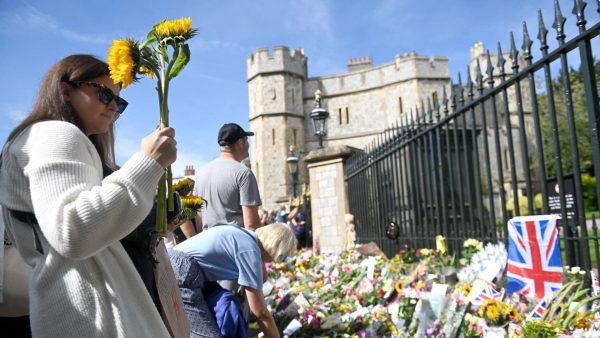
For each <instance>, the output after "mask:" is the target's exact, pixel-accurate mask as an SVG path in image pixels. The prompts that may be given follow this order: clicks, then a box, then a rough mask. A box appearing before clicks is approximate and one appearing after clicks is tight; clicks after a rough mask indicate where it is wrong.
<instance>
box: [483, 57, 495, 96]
mask: <svg viewBox="0 0 600 338" xmlns="http://www.w3.org/2000/svg"><path fill="white" fill-rule="evenodd" d="M485 57H486V61H487V68H486V69H485V73H486V74H487V77H488V81H487V83H488V87H489V88H492V87H494V66H492V57H491V56H490V50H489V49H488V50H487V51H486V53H485Z"/></svg>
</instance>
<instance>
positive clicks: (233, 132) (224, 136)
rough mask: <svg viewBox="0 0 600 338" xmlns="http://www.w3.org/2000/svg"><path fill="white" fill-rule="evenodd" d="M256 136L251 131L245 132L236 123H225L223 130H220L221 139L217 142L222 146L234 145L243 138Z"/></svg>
mask: <svg viewBox="0 0 600 338" xmlns="http://www.w3.org/2000/svg"><path fill="white" fill-rule="evenodd" d="M247 136H254V133H253V132H251V131H245V130H244V129H243V128H242V127H240V126H239V125H238V124H236V123H225V124H224V125H223V126H222V127H221V129H219V138H218V139H217V142H218V143H219V145H221V146H225V145H229V144H234V143H235V142H236V141H237V140H239V139H241V138H242V137H247Z"/></svg>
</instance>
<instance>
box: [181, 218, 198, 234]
mask: <svg viewBox="0 0 600 338" xmlns="http://www.w3.org/2000/svg"><path fill="white" fill-rule="evenodd" d="M179 228H180V229H181V232H183V234H184V235H185V238H190V237H192V236H194V235H195V234H196V227H195V226H194V222H192V221H191V220H189V219H188V220H187V221H185V222H183V223H182V224H181V225H180V226H179Z"/></svg>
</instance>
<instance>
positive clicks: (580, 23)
mask: <svg viewBox="0 0 600 338" xmlns="http://www.w3.org/2000/svg"><path fill="white" fill-rule="evenodd" d="M573 2H574V3H573V10H572V11H571V13H573V14H574V15H575V16H577V27H579V33H582V32H584V31H585V24H586V20H585V13H584V10H585V7H586V6H587V3H586V2H585V1H583V0H574V1H573Z"/></svg>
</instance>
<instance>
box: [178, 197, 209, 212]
mask: <svg viewBox="0 0 600 338" xmlns="http://www.w3.org/2000/svg"><path fill="white" fill-rule="evenodd" d="M181 203H182V204H183V205H184V206H185V207H187V208H192V209H196V210H198V209H200V207H202V204H203V203H204V200H203V199H202V197H200V196H181Z"/></svg>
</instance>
